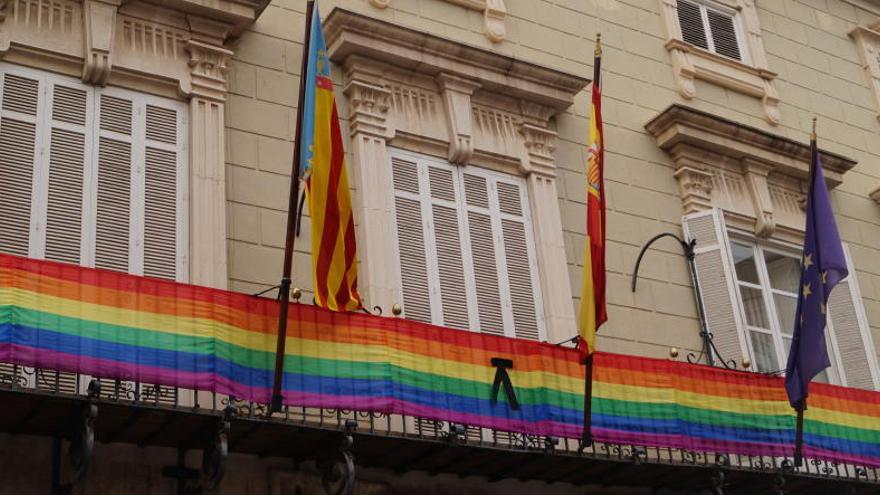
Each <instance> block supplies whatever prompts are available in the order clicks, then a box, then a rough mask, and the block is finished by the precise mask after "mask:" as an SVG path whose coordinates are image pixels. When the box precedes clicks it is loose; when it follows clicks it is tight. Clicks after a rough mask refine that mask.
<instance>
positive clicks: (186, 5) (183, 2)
mask: <svg viewBox="0 0 880 495" xmlns="http://www.w3.org/2000/svg"><path fill="white" fill-rule="evenodd" d="M146 1H147V2H148V3H153V4H155V5H160V6H162V7H166V8H170V9H173V10H176V11H178V12H182V13H184V14H188V15H196V16H199V17H201V18H205V19H211V20H214V21H217V22H220V23H224V24H228V25H229V26H230V28H231V29H230V31H229V34H230V35H231V36H239V35H241V33H243V32H244V30H245V29H247V28H248V26H250V25H251V24H252V23H253V22H254V21H255V20H257V18H258V17H260V14H261V13H262V12H263V10H264V9H265V8H266V7H267V6H268V5H269V2H270V0H146Z"/></svg>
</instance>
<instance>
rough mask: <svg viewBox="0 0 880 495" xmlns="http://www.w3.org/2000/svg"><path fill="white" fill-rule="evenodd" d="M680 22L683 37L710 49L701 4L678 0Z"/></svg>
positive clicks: (693, 43)
mask: <svg viewBox="0 0 880 495" xmlns="http://www.w3.org/2000/svg"><path fill="white" fill-rule="evenodd" d="M677 10H678V23H679V25H681V39H682V40H684V41H685V42H687V43H690V44H692V45H696V46H699V47H700V48H705V49H707V50H708V49H709V43H708V41H707V38H706V28H705V27H704V25H703V15H702V12H700V6H699V5H696V4H693V3H691V2H687V1H685V0H678V9H677Z"/></svg>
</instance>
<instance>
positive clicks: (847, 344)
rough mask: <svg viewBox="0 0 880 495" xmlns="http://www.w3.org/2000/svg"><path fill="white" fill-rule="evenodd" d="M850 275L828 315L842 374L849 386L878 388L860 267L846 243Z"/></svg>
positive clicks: (835, 293) (836, 291)
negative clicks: (854, 264) (859, 272)
mask: <svg viewBox="0 0 880 495" xmlns="http://www.w3.org/2000/svg"><path fill="white" fill-rule="evenodd" d="M844 253H845V254H846V263H847V268H848V270H849V276H847V278H846V279H845V280H844V281H842V282H840V283H839V284H837V286H835V287H834V289H833V290H832V291H831V295H830V297H829V299H828V314H829V316H830V317H831V322H832V326H833V328H834V336H835V337H836V340H837V342H836V343H837V348H838V351H839V353H840V361H841V364H842V365H843V369H842V371H841V373H842V374H843V375H844V378H845V379H846V381H845V384H846V386H848V387H854V388H861V389H866V390H876V389H877V388H878V385H880V376H878V375H880V373H878V366H877V352H876V350H875V348H874V342H873V339H872V338H871V329H870V327H869V326H868V320H867V317H866V315H865V309H864V306H863V303H862V296H861V290H860V289H859V283H858V280H857V278H856V270H855V267H854V266H853V263H852V258H851V257H850V255H849V249H847V247H846V245H844Z"/></svg>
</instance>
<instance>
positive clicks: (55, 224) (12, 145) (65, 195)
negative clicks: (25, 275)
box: [0, 65, 187, 281]
mask: <svg viewBox="0 0 880 495" xmlns="http://www.w3.org/2000/svg"><path fill="white" fill-rule="evenodd" d="M0 78H2V83H0V178H2V180H0V197H3V198H5V200H4V201H3V202H0V251H3V252H7V253H12V254H17V255H21V256H29V257H32V258H45V259H50V260H55V261H62V262H67V263H77V264H82V265H85V266H94V267H98V268H105V269H110V270H117V271H123V272H128V273H132V274H136V275H147V276H152V277H159V278H165V279H172V280H179V281H185V280H186V278H187V274H186V266H185V261H186V255H185V253H186V251H185V249H186V228H185V227H186V211H185V209H186V201H185V198H186V195H187V193H186V191H187V188H186V186H187V181H186V173H187V169H186V152H185V142H186V138H185V136H186V134H185V131H186V129H185V121H184V118H185V114H186V112H185V106H184V105H182V104H181V103H179V102H175V101H171V100H167V99H164V98H157V97H152V96H148V95H144V94H140V93H135V92H132V91H125V90H122V89H118V88H96V87H91V86H87V85H84V84H82V83H81V82H79V81H77V80H75V79H69V78H64V77H60V76H55V75H50V74H48V73H45V72H40V71H35V70H27V69H22V68H16V67H13V66H10V65H0Z"/></svg>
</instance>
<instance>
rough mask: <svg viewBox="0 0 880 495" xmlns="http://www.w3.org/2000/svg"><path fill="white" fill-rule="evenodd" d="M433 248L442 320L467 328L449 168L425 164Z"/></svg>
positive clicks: (463, 280) (467, 322)
mask: <svg viewBox="0 0 880 495" xmlns="http://www.w3.org/2000/svg"><path fill="white" fill-rule="evenodd" d="M428 182H429V184H430V189H431V199H432V204H431V214H432V220H433V223H432V226H433V237H434V252H435V255H436V260H437V275H438V280H437V281H438V282H439V286H438V289H439V292H440V307H441V309H442V312H443V318H442V321H440V322H436V323H439V324H442V325H444V326H447V327H450V328H458V329H461V330H466V329H468V328H470V321H469V320H470V315H469V312H468V297H467V288H466V286H465V273H464V262H463V259H462V245H461V238H460V235H459V234H460V232H461V229H460V227H459V222H458V207H457V206H458V205H457V203H456V198H457V195H456V191H455V189H456V188H455V177H454V175H453V172H452V170H450V169H445V168H440V167H434V166H430V165H428Z"/></svg>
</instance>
